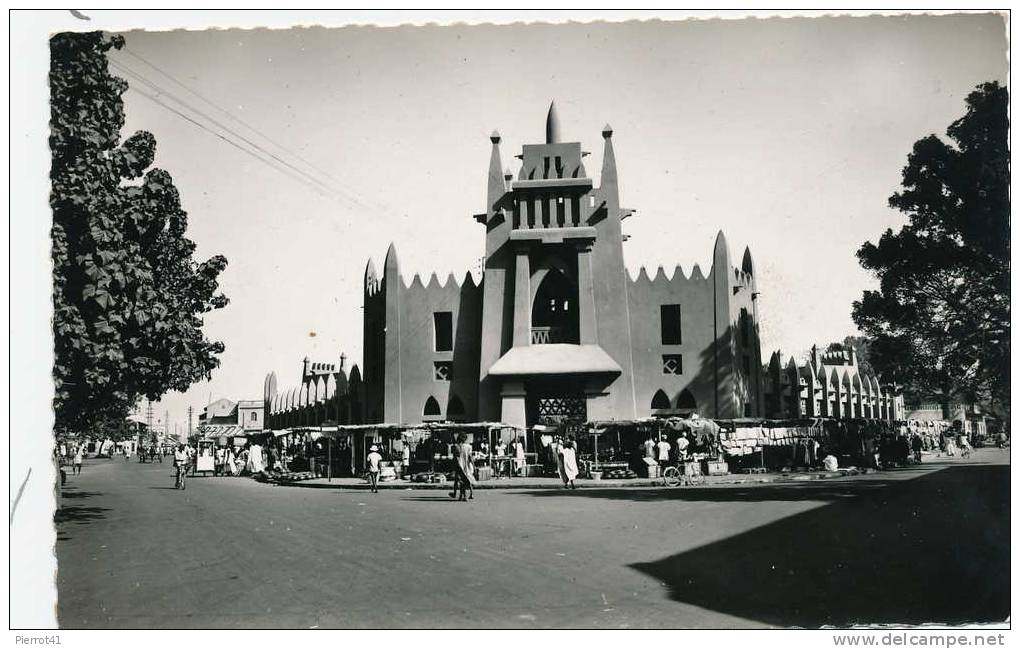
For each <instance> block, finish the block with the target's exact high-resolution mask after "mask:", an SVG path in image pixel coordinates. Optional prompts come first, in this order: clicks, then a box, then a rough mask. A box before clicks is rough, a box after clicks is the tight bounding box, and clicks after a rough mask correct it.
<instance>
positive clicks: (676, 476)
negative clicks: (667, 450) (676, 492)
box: [662, 462, 705, 487]
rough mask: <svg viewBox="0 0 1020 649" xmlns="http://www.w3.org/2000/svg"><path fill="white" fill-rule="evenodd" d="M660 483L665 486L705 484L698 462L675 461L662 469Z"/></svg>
mask: <svg viewBox="0 0 1020 649" xmlns="http://www.w3.org/2000/svg"><path fill="white" fill-rule="evenodd" d="M662 484H664V485H665V486H667V487H679V486H684V487H696V486H698V485H702V484H705V474H703V473H702V472H701V463H700V462H677V463H676V464H672V465H670V466H667V467H666V468H665V469H663V471H662Z"/></svg>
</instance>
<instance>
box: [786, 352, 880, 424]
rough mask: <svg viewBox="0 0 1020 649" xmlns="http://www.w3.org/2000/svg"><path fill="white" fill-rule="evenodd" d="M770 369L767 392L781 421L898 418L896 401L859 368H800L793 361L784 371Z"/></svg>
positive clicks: (873, 378)
mask: <svg viewBox="0 0 1020 649" xmlns="http://www.w3.org/2000/svg"><path fill="white" fill-rule="evenodd" d="M775 365H776V363H775V360H773V363H772V366H770V368H769V375H770V376H769V380H767V382H766V391H767V392H768V393H770V394H768V396H769V398H770V399H769V400H770V401H771V402H772V408H771V410H773V412H771V413H769V414H770V415H771V416H778V417H805V416H806V417H833V418H837V419H882V420H886V421H891V420H892V419H894V418H895V417H894V415H895V412H894V410H895V403H894V401H895V398H894V397H893V395H892V394H891V393H889V392H888V391H886V390H883V388H882V386H881V385H880V384H879V382H878V379H877V377H875V376H874V375H872V374H861V373H860V372H859V371H858V370H857V368H856V366H828V365H820V366H819V367H818V368H815V366H813V365H812V364H810V363H808V364H806V365H804V366H801V367H798V366H797V365H796V363H795V362H794V361H793V359H791V360H790V362H789V363H788V364H787V366H786V367H785V368H783V369H781V370H780V369H779V368H778V367H775Z"/></svg>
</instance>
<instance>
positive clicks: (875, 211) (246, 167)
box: [111, 14, 1008, 429]
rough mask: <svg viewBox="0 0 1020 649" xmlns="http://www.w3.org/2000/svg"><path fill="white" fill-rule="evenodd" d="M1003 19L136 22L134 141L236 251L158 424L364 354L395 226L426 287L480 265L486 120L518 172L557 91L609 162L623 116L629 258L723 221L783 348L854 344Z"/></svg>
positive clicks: (568, 136)
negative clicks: (893, 244)
mask: <svg viewBox="0 0 1020 649" xmlns="http://www.w3.org/2000/svg"><path fill="white" fill-rule="evenodd" d="M1005 30H1006V26H1005V24H1004V22H1003V20H1002V19H1001V18H999V17H997V16H994V15H973V14H972V15H956V16H893V17H880V16H872V17H829V18H785V19H768V20H762V19H746V20H686V21H673V22H665V21H644V22H636V21H635V22H624V23H587V24H583V23H571V24H559V25H542V24H530V25H500V26H497V25H482V26H467V25H459V26H424V27H395V28H376V27H345V28H332V29H327V28H295V29H282V30H280V29H275V30H267V29H260V30H208V31H183V30H178V31H167V32H155V31H132V32H125V33H124V35H125V37H126V40H127V48H126V50H124V51H120V52H115V53H113V54H111V59H112V60H114V61H115V62H116V63H117V66H119V67H115V72H117V73H118V74H119V75H120V76H123V77H125V78H126V79H127V80H128V82H129V84H130V85H131V87H132V90H129V91H128V92H127V93H126V94H125V95H124V101H125V112H126V115H127V123H126V125H125V129H124V136H125V137H126V136H127V135H129V134H131V133H133V132H134V131H136V130H141V129H144V130H147V131H150V132H151V133H153V134H154V135H155V137H156V140H157V150H156V166H158V167H160V168H162V169H165V170H167V171H168V172H169V173H170V174H171V175H172V176H173V178H174V181H175V183H176V185H177V188H178V190H179V191H180V195H181V197H182V202H183V206H184V208H185V209H186V210H187V212H188V214H189V230H188V233H189V236H190V237H191V238H192V239H193V240H194V241H195V242H196V244H197V252H196V256H197V257H198V258H200V259H205V258H207V257H209V256H211V255H214V254H223V255H225V256H226V257H227V259H228V260H229V265H228V267H227V269H226V270H225V271H224V272H223V274H222V275H221V288H222V290H223V292H224V293H226V295H227V296H228V297H229V298H230V304H229V305H228V306H227V307H226V308H224V309H222V310H219V311H216V312H213V313H211V314H209V315H208V316H207V317H206V326H205V331H206V333H207V335H208V337H209V338H210V339H213V340H221V341H223V342H224V343H225V345H226V351H225V352H224V354H223V355H222V356H221V366H220V368H219V369H217V370H216V371H215V372H214V373H213V376H212V379H211V380H210V381H207V382H202V383H199V384H196V385H195V386H193V387H192V389H190V390H189V391H188V392H187V393H185V394H177V393H171V394H168V395H166V396H165V397H164V398H163V400H162V401H161V402H160V403H158V404H154V406H153V409H154V411H155V419H156V420H158V421H159V422H162V421H163V419H164V417H165V416H166V414H165V413H169V421H170V422H173V423H176V424H177V425H178V426H180V427H181V428H182V429H183V428H186V426H187V423H186V422H187V414H186V412H187V408H188V407H189V406H193V407H194V408H195V413H196V421H197V413H198V412H200V411H201V409H202V408H203V407H204V406H205V405H206V403H207V402H208V401H209V400H210V399H211V400H216V399H218V398H224V397H225V398H229V399H232V400H238V399H259V398H261V395H262V385H263V381H264V378H265V376H266V374H267V373H268V372H270V371H275V372H276V373H277V376H278V378H279V381H280V386H281V388H288V387H291V386H294V385H297V383H298V382H299V380H300V371H301V360H302V359H303V358H304V357H306V356H307V357H309V358H310V359H311V360H312V361H316V362H336V361H337V359H338V357H339V355H340V353H341V352H343V353H345V354H346V356H347V358H348V364H350V363H354V362H356V363H359V364H360V361H361V347H362V321H361V306H362V277H363V273H364V270H365V264H366V262H367V260H368V259H369V258H373V259H374V260H375V262H376V265H377V267H380V265H381V262H382V259H383V256H384V255H385V252H386V248H387V246H388V245H389V244H390V243H391V242H392V243H394V244H395V245H396V247H397V251H398V254H399V259H400V265H401V271H402V273H403V275H404V280H405V282H406V283H410V281H411V278H412V277H413V275H414V274H415V273H420V274H422V277H423V279H424V280H425V281H427V279H428V276H429V275H430V274H431V273H433V272H436V273H437V274H438V275H439V276H440V278H445V277H446V276H447V275H448V274H449V273H451V272H452V273H454V274H455V275H456V276H458V277H459V278H463V276H464V275H465V274H466V273H467V272H475V273H477V272H478V271H479V261H480V257H481V255H482V254H483V234H484V232H483V229H482V226H480V225H479V224H478V223H476V222H475V221H474V220H473V218H472V215H473V214H475V213H478V212H481V211H484V209H485V205H484V201H485V192H486V178H487V173H488V159H489V152H490V143H489V139H488V138H489V134H490V133H491V132H492V131H493V130H494V129H497V130H498V131H499V132H500V134H501V135H502V137H503V141H502V155H503V162H504V165H507V166H511V167H512V168H514V169H515V170H516V166H515V163H517V161H516V160H515V159H514V157H513V156H514V155H516V154H517V153H519V152H520V147H521V145H522V144H528V143H539V142H542V141H543V138H544V127H545V123H544V119H545V114H546V111H547V109H548V106H549V103H550V101H555V102H556V105H557V111H558V113H559V117H560V125H561V135H562V139H563V140H564V141H580V142H581V143H582V148H583V149H584V150H585V151H590V152H591V155H590V156H589V157H588V158H586V168H587V170H588V173H589V175H590V176H593V177H595V178H597V177H598V174H599V172H600V170H601V166H602V160H601V158H602V141H601V135H600V133H601V130H602V127H603V125H604V124H606V123H609V124H611V125H612V127H613V130H614V135H613V144H614V148H615V152H616V158H617V165H618V170H619V177H620V195H621V204H622V205H623V206H625V207H629V208H634V209H636V210H637V213H636V216H635V217H634V218H631V219H628V220H627V221H626V222H625V223H624V232H625V233H626V234H628V235H630V239H629V240H628V241H627V242H626V243H625V244H624V246H625V247H624V251H625V258H626V264H627V268H628V270H629V272H630V273H631V275H632V276H636V275H637V272H638V270H639V268H640V267H641V266H645V267H646V268H649V269H650V271H654V269H655V268H656V267H658V266H659V265H662V266H664V267H665V268H666V269H667V273H669V272H671V269H672V268H674V267H675V266H676V265H680V266H681V268H682V269H683V271H684V272H685V273H689V272H690V269H691V267H692V266H693V265H694V264H700V265H701V267H702V269H703V270H705V272H707V271H708V269H709V268H710V266H711V255H712V246H713V243H714V240H715V236H716V234H717V232H719V231H720V230H722V231H723V232H724V233H725V234H726V238H727V241H728V242H729V245H730V254H731V257H732V258H733V259H734V263H737V262H738V261H739V258H740V255H741V254H742V252H743V249H744V246H750V248H751V252H752V254H753V256H754V260H755V264H756V273H757V279H758V287H759V290H760V292H761V295H760V298H759V299H760V302H759V306H760V311H759V312H760V316H761V332H762V353H763V356H764V357H765V358H767V357H768V355H769V354H771V352H772V351H773V350H776V349H781V350H783V352H784V353H786V354H791V353H792V354H795V355H797V354H801V353H803V352H804V351H805V350H807V349H808V348H809V347H810V346H811V345H812V344H813V343H818V344H820V345H824V344H827V343H829V342H832V341H835V340H841V339H842V338H843V337H845V336H847V335H851V334H854V333H856V328H855V326H854V324H853V321H852V319H851V317H850V312H851V305H852V302H853V301H854V300H855V299H858V298H859V297H860V295H861V293H862V291H864V290H866V289H869V288H873V287H874V286H875V280H874V278H872V277H871V276H869V274H868V273H866V272H865V271H864V270H862V269H861V268H860V266H859V265H858V263H857V260H856V258H855V256H854V252H855V250H856V249H857V248H858V247H859V246H860V245H861V244H862V243H863V242H864V241H867V240H876V239H877V238H878V237H879V236H880V235H881V234H882V232H883V231H884V230H885V229H886V228H894V229H895V228H898V227H900V226H901V225H902V224H903V223H905V217H904V216H903V215H901V214H900V213H898V212H896V211H893V210H892V209H890V208H889V207H888V203H887V201H888V197H889V196H890V195H891V194H892V193H894V192H895V191H896V190H897V188H898V186H899V181H900V174H901V171H902V168H903V166H904V165H905V164H906V159H907V155H908V153H909V152H910V150H911V147H912V145H913V143H914V142H915V141H916V140H918V139H920V138H922V137H924V136H926V135H928V134H931V133H936V134H939V135H942V136H944V133H945V129H946V127H947V126H948V125H949V124H950V123H951V122H952V121H954V120H955V119H957V118H959V117H960V116H962V115H963V113H964V110H965V104H964V99H965V97H966V95H967V94H968V93H969V92H970V91H971V90H973V88H974V87H975V86H976V85H977V84H979V83H982V82H984V81H990V80H998V81H999V82H1002V83H1005V81H1006V78H1007V73H1008V67H1007V59H1006V53H1007V40H1006V31H1005ZM139 77H141V78H139ZM142 79H144V80H142ZM146 95H147V96H146ZM154 99H155V100H154ZM157 102H159V103H157ZM180 102H184V103H180ZM161 104H163V105H161ZM194 109H198V111H197V112H196V111H195V110H194ZM189 119H190V120H191V121H189ZM213 120H215V121H213ZM195 121H197V122H199V123H200V124H201V125H202V126H201V127H200V126H198V125H196V124H195V123H193V122H195ZM228 128H229V129H230V130H231V131H233V132H234V134H231V133H229V132H227V129H228ZM238 136H243V138H244V140H242V139H239V137H238ZM224 138H226V139H227V140H232V141H233V142H234V144H231V143H229V142H227V141H225V139H224ZM252 145H258V146H259V147H260V148H261V149H262V150H263V151H265V152H268V153H263V154H260V155H262V156H263V158H264V159H265V158H266V156H267V155H269V154H272V156H275V158H276V159H273V158H272V157H270V158H268V159H269V160H271V161H272V165H270V164H267V163H266V162H263V161H262V160H260V159H258V158H257V157H256V156H254V155H252V154H249V153H245V152H244V151H241V150H239V148H238V147H240V148H251V146H252ZM297 170H300V171H301V172H303V174H304V175H302V174H301V173H298V171H297ZM308 176H312V177H314V178H315V179H316V180H315V181H311V180H309V178H308ZM650 274H651V273H650ZM171 428H172V426H171Z"/></svg>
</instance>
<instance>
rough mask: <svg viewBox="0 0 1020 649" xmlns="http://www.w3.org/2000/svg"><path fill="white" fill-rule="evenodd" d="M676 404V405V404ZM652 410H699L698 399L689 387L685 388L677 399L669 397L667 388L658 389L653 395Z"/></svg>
mask: <svg viewBox="0 0 1020 649" xmlns="http://www.w3.org/2000/svg"><path fill="white" fill-rule="evenodd" d="M674 404H675V405H674ZM651 408H652V411H653V412H654V411H656V410H672V409H676V410H697V409H698V401H697V399H695V398H694V394H693V393H692V392H691V391H690V390H689V389H687V388H684V389H683V391H682V392H680V394H679V395H677V398H676V400H675V401H673V400H671V399H670V398H669V395H668V394H666V391H665V390H661V389H660V390H656V392H655V394H654V395H652V403H651Z"/></svg>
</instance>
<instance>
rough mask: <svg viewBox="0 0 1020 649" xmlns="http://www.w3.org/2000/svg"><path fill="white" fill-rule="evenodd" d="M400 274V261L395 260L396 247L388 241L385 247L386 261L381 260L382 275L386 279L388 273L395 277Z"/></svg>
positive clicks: (388, 275)
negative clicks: (388, 243) (388, 245)
mask: <svg viewBox="0 0 1020 649" xmlns="http://www.w3.org/2000/svg"><path fill="white" fill-rule="evenodd" d="M399 274H400V263H399V262H398V261H397V247H396V246H395V245H394V244H393V243H390V247H389V248H387V249H386V261H384V262H383V275H384V276H385V277H386V278H387V279H388V278H389V277H390V275H392V276H394V277H396V276H398V275H399Z"/></svg>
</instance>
